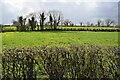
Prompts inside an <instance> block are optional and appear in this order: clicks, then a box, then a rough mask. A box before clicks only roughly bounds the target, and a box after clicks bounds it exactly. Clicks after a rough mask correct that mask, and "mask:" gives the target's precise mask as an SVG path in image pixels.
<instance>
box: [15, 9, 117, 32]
mask: <svg viewBox="0 0 120 80" xmlns="http://www.w3.org/2000/svg"><path fill="white" fill-rule="evenodd" d="M13 25H14V26H16V27H17V31H26V30H31V31H34V30H44V26H45V25H47V26H48V25H49V26H50V28H51V29H54V30H56V29H57V26H59V25H60V26H66V27H68V26H71V27H73V26H76V25H75V24H74V23H73V22H72V21H70V20H69V19H66V20H63V14H62V12H61V11H59V10H50V11H48V13H46V12H45V11H40V12H36V13H30V14H28V15H27V16H19V17H18V20H17V21H15V20H14V21H13ZM111 25H115V21H114V20H111V19H106V20H104V21H103V20H101V19H98V20H97V23H96V24H93V23H90V22H89V21H88V22H86V23H83V22H79V25H78V26H88V27H90V26H91V27H92V26H98V27H104V26H106V27H110V26H111Z"/></svg>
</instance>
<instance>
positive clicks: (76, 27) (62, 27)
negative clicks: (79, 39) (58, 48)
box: [58, 27, 119, 29]
mask: <svg viewBox="0 0 120 80" xmlns="http://www.w3.org/2000/svg"><path fill="white" fill-rule="evenodd" d="M58 28H63V29H64V28H75V29H83V28H84V29H87V28H88V29H119V28H116V27H58Z"/></svg>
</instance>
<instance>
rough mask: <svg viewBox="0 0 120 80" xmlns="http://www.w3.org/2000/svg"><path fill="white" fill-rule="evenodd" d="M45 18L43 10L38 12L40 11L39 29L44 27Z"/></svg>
mask: <svg viewBox="0 0 120 80" xmlns="http://www.w3.org/2000/svg"><path fill="white" fill-rule="evenodd" d="M45 19H46V16H45V12H44V11H43V12H40V13H39V22H40V27H41V30H43V29H44V22H45Z"/></svg>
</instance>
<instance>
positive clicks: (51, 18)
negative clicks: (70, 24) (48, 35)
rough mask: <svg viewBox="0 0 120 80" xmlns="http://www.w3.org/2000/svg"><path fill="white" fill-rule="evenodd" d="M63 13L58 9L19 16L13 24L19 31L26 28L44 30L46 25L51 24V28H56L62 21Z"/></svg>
mask: <svg viewBox="0 0 120 80" xmlns="http://www.w3.org/2000/svg"><path fill="white" fill-rule="evenodd" d="M62 20H63V14H62V12H61V11H58V10H50V11H49V12H48V13H46V12H45V11H41V12H37V13H31V14H29V15H27V16H26V17H23V16H19V17H18V20H17V21H15V20H14V21H13V25H14V26H16V27H17V31H25V30H31V31H34V30H36V29H37V30H44V25H45V24H46V25H50V26H51V29H55V30H56V27H57V26H58V25H59V24H60V23H61V22H62Z"/></svg>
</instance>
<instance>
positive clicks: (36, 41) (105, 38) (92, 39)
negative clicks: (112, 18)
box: [1, 31, 118, 47]
mask: <svg viewBox="0 0 120 80" xmlns="http://www.w3.org/2000/svg"><path fill="white" fill-rule="evenodd" d="M1 34H2V46H3V47H7V46H22V47H23V46H44V45H47V46H68V45H70V44H78V45H79V44H83V45H88V44H97V45H101V46H117V45H118V32H79V31H75V32H74V31H41V32H34V31H33V32H5V33H1Z"/></svg>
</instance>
